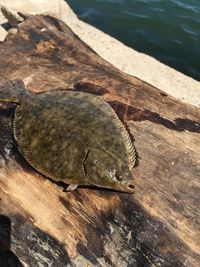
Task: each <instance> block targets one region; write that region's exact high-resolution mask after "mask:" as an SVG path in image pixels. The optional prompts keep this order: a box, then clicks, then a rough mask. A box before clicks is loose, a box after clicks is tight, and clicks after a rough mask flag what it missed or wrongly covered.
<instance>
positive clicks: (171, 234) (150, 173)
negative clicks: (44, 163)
mask: <svg viewBox="0 0 200 267" xmlns="http://www.w3.org/2000/svg"><path fill="white" fill-rule="evenodd" d="M94 38H95V36H94ZM149 68H151V66H149ZM152 71H153V70H152ZM161 75H162V74H161ZM10 79H22V80H23V81H24V83H25V84H26V86H27V89H28V90H32V91H34V92H42V91H49V90H56V89H61V88H62V89H66V90H68V89H73V90H80V91H86V92H90V93H93V94H95V95H99V96H100V97H102V98H103V99H104V100H106V101H107V102H108V103H109V104H110V105H111V106H112V107H113V108H114V109H115V111H116V113H117V114H118V116H119V117H120V119H121V120H122V121H123V122H124V124H125V125H126V127H127V128H128V130H129V132H130V135H131V137H132V139H133V141H134V144H135V146H136V149H137V153H138V162H137V166H136V167H135V168H134V169H133V176H134V178H135V193H134V194H133V195H131V194H126V193H119V192H114V191H109V190H104V189H96V188H89V187H88V188H87V187H86V188H78V189H76V190H75V191H73V192H63V188H62V187H61V186H60V185H58V184H54V183H52V182H51V181H49V180H48V179H46V178H45V177H43V176H42V175H40V174H39V173H37V172H36V171H35V170H34V169H32V168H31V167H30V166H29V165H28V163H26V161H25V160H24V159H23V157H22V155H21V154H20V153H19V151H18V150H17V146H16V144H15V141H14V139H13V133H12V117H13V111H14V108H15V107H14V105H12V104H3V103H1V109H0V213H1V216H0V260H1V261H2V262H3V261H5V259H4V257H3V256H2V257H1V255H7V259H9V257H11V258H12V259H13V260H14V261H15V260H16V266H21V265H20V263H19V261H20V262H21V264H24V265H25V266H34V267H35V266H120V267H122V266H131V267H132V266H134V267H135V266H138V267H141V266H145V267H146V266H162V267H166V266H176V267H179V266H185V267H197V266H198V265H199V262H200V227H199V225H200V224H199V222H200V219H199V214H200V194H199V189H200V138H199V134H200V121H199V119H200V110H199V109H198V108H197V107H193V106H191V105H188V104H184V103H181V102H179V101H177V100H176V99H174V98H172V97H170V96H168V95H166V94H165V93H164V92H162V91H160V90H158V89H157V88H154V87H153V86H151V85H150V84H147V83H145V82H144V81H141V80H139V79H137V78H136V77H132V76H129V75H127V74H125V73H123V72H121V71H119V70H118V69H116V68H115V67H114V66H112V65H111V64H109V63H108V62H106V61H105V60H103V59H102V58H101V57H100V56H98V55H97V54H96V53H95V52H94V51H93V50H92V49H90V48H89V47H88V46H87V45H86V44H85V43H83V42H82V41H81V40H80V39H79V38H78V37H77V36H76V35H75V34H74V33H73V32H72V31H71V30H70V29H69V28H68V27H67V26H66V25H65V24H64V23H63V22H61V21H59V20H57V19H55V18H52V17H49V16H42V15H36V16H30V17H28V18H27V19H26V20H25V21H24V22H22V23H20V24H19V25H18V28H17V33H16V34H14V33H10V34H8V36H7V38H6V40H5V41H4V42H2V43H0V83H1V82H4V81H7V80H10ZM5 233H6V234H5ZM10 238H11V239H10ZM1 240H2V241H1ZM1 251H3V252H2V253H1ZM17 264H19V265H17ZM0 265H1V264H0ZM4 266H6V265H4Z"/></svg>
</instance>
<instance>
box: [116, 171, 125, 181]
mask: <svg viewBox="0 0 200 267" xmlns="http://www.w3.org/2000/svg"><path fill="white" fill-rule="evenodd" d="M115 177H116V179H117V180H118V181H122V180H123V176H122V175H121V174H120V173H119V172H118V171H116V173H115Z"/></svg>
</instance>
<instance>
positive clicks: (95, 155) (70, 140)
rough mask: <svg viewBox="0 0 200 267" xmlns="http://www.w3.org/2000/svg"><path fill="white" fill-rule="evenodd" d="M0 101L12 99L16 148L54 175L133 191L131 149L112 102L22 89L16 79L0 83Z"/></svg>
mask: <svg viewBox="0 0 200 267" xmlns="http://www.w3.org/2000/svg"><path fill="white" fill-rule="evenodd" d="M0 101H6V102H12V103H16V108H15V113H14V121H13V134H14V138H15V140H16V143H17V146H18V149H19V151H20V152H21V153H22V155H23V157H24V158H25V159H26V160H27V162H28V163H29V164H30V165H31V166H32V167H33V168H34V169H35V170H37V171H38V172H40V173H41V174H43V175H45V176H46V177H49V178H51V179H53V180H55V181H63V182H65V183H66V184H69V187H68V189H69V190H73V189H75V188H76V187H77V186H78V185H87V186H97V187H103V188H110V189H114V190H117V191H123V192H129V193H132V192H133V190H134V186H133V177H132V173H131V169H132V168H133V166H134V164H135V159H136V153H135V149H134V146H133V144H132V142H131V140H130V137H129V134H128V132H127V130H126V129H125V127H124V125H123V124H122V122H121V121H120V119H119V118H118V116H117V115H116V113H115V112H114V110H113V109H112V107H111V106H110V105H109V104H108V103H107V102H105V101H104V100H102V99H101V98H100V97H98V96H94V95H92V94H89V93H85V92H79V91H69V90H57V91H49V92H43V93H33V92H30V91H27V90H26V89H25V86H24V84H23V82H22V81H21V80H13V81H10V82H8V83H6V84H3V85H2V86H0Z"/></svg>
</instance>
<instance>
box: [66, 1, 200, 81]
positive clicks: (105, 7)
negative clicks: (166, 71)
mask: <svg viewBox="0 0 200 267" xmlns="http://www.w3.org/2000/svg"><path fill="white" fill-rule="evenodd" d="M67 3H68V4H69V5H70V6H71V8H72V9H73V10H74V11H75V13H76V14H77V15H78V16H79V18H81V19H82V20H84V21H86V22H87V23H89V24H92V25H94V26H95V27H97V28H99V29H101V30H103V31H104V32H106V33H108V34H110V35H112V36H114V37H115V38H117V39H118V40H120V41H122V42H123V43H125V44H126V45H128V46H130V47H132V48H134V49H136V50H138V51H140V52H143V53H146V54H148V55H151V56H153V57H155V58H157V59H158V60H160V61H161V62H163V63H165V64H167V65H169V66H171V67H173V68H175V69H177V70H179V71H181V72H183V73H185V74H186V75H188V76H192V77H193V78H195V79H197V80H200V0H81V1H80V0H67Z"/></svg>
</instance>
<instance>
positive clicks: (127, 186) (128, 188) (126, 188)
mask: <svg viewBox="0 0 200 267" xmlns="http://www.w3.org/2000/svg"><path fill="white" fill-rule="evenodd" d="M116 189H117V190H118V191H121V192H126V193H130V194H132V193H134V191H135V186H134V184H133V181H131V180H129V181H126V182H123V183H121V184H119V185H118V186H117V188H116Z"/></svg>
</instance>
